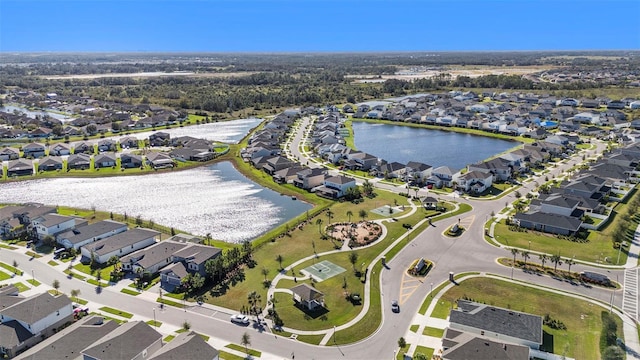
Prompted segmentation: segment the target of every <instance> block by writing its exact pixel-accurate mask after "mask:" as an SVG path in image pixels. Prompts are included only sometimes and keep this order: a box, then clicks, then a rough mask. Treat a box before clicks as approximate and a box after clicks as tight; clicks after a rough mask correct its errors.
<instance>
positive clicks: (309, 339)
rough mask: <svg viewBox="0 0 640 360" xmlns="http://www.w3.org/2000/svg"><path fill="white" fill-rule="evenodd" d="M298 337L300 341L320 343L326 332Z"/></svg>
mask: <svg viewBox="0 0 640 360" xmlns="http://www.w3.org/2000/svg"><path fill="white" fill-rule="evenodd" d="M296 339H298V341H302V342H305V343H307V344H313V345H320V341H322V339H324V334H323V335H298V336H297V337H296Z"/></svg>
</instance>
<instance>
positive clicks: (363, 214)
mask: <svg viewBox="0 0 640 360" xmlns="http://www.w3.org/2000/svg"><path fill="white" fill-rule="evenodd" d="M358 216H360V218H361V219H362V221H364V219H366V218H367V211H366V210H365V209H360V211H358Z"/></svg>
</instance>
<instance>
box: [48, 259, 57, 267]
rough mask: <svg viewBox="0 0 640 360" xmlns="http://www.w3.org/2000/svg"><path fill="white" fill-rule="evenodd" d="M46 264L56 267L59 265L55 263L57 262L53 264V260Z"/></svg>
mask: <svg viewBox="0 0 640 360" xmlns="http://www.w3.org/2000/svg"><path fill="white" fill-rule="evenodd" d="M47 264H49V265H51V266H58V265H59V263H57V262H55V261H53V260H49V261H47Z"/></svg>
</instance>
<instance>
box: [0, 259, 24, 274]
mask: <svg viewBox="0 0 640 360" xmlns="http://www.w3.org/2000/svg"><path fill="white" fill-rule="evenodd" d="M0 267H2V268H5V269H7V270H9V271H10V272H12V273H14V274H18V275H22V274H23V272H22V270H20V269H18V268H15V267H13V266H11V265H9V264H5V263H3V262H0Z"/></svg>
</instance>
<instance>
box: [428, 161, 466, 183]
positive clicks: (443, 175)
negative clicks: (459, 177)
mask: <svg viewBox="0 0 640 360" xmlns="http://www.w3.org/2000/svg"><path fill="white" fill-rule="evenodd" d="M457 172H458V171H456V170H455V169H453V168H450V167H448V166H439V167H437V168H435V169H433V170H431V177H429V178H428V179H427V184H433V185H435V186H436V187H440V186H446V187H451V185H452V181H453V176H454V175H455V174H456V173H457ZM432 177H435V178H437V179H438V180H439V181H440V186H438V184H437V181H435V183H434V180H435V179H432Z"/></svg>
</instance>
